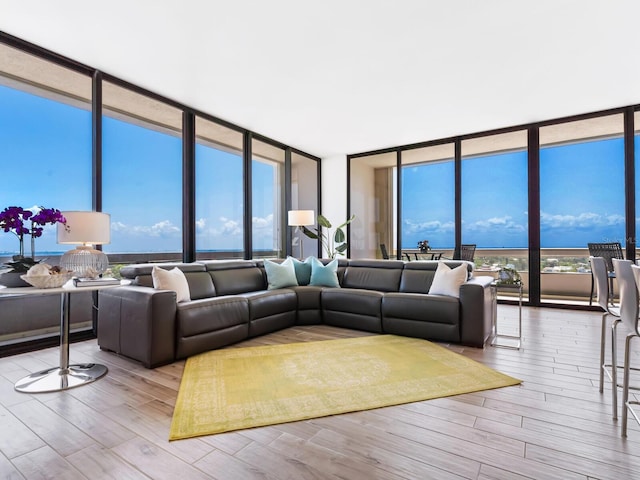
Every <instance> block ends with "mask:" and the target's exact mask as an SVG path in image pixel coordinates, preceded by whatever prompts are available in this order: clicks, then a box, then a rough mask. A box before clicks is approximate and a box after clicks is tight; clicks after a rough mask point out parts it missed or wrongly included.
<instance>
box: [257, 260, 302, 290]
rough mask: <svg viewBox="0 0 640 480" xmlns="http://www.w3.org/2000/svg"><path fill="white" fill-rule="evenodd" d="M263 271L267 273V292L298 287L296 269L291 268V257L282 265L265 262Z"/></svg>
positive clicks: (269, 261)
mask: <svg viewBox="0 0 640 480" xmlns="http://www.w3.org/2000/svg"><path fill="white" fill-rule="evenodd" d="M264 271H265V272H266V273H267V282H268V285H267V289H268V290H276V289H278V288H286V287H297V286H298V279H297V278H296V269H295V267H294V266H293V258H291V257H289V258H287V259H286V260H285V261H284V262H282V263H276V262H273V261H271V260H265V261H264Z"/></svg>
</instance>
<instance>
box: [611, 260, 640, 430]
mask: <svg viewBox="0 0 640 480" xmlns="http://www.w3.org/2000/svg"><path fill="white" fill-rule="evenodd" d="M613 265H614V268H615V269H616V278H617V279H618V286H619V288H620V317H621V319H622V323H623V324H624V326H625V327H626V328H627V329H628V330H629V331H630V333H629V334H627V338H626V340H625V342H624V367H623V368H624V370H623V375H624V379H623V382H622V431H621V433H622V436H623V437H626V436H627V423H628V422H627V421H628V418H629V413H630V414H631V415H632V416H633V418H635V419H636V422H638V423H640V418H638V415H637V414H636V412H635V411H634V410H633V407H632V405H640V402H638V401H637V400H633V399H631V400H629V390H640V388H638V387H637V386H631V385H630V382H631V380H630V374H631V371H632V370H633V371H637V370H638V368H632V367H631V340H632V339H633V338H635V337H640V331H639V330H638V313H639V311H638V298H640V267H638V266H637V265H634V264H633V262H631V261H630V260H614V264H613Z"/></svg>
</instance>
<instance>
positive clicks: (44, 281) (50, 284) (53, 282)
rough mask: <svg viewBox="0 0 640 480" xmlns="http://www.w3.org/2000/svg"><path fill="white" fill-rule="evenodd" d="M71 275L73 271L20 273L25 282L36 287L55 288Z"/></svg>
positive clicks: (66, 280)
mask: <svg viewBox="0 0 640 480" xmlns="http://www.w3.org/2000/svg"><path fill="white" fill-rule="evenodd" d="M72 277H73V272H66V273H58V274H53V275H20V278H22V279H23V280H24V281H25V282H27V283H30V284H31V285H33V286H34V287H36V288H57V287H61V286H63V285H64V284H65V283H67V282H68V281H69V280H71V278H72Z"/></svg>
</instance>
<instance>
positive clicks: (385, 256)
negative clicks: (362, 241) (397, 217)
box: [380, 243, 389, 260]
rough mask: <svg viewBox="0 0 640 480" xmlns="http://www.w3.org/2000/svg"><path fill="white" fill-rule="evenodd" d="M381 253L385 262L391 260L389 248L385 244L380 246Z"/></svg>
mask: <svg viewBox="0 0 640 480" xmlns="http://www.w3.org/2000/svg"><path fill="white" fill-rule="evenodd" d="M380 252H382V258H383V259H384V260H389V252H388V251H387V246H386V245H385V244H384V243H381V244H380Z"/></svg>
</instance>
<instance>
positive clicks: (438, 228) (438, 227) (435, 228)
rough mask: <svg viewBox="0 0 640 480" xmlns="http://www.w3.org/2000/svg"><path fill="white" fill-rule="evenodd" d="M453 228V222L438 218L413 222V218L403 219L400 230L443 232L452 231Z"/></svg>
mask: <svg viewBox="0 0 640 480" xmlns="http://www.w3.org/2000/svg"><path fill="white" fill-rule="evenodd" d="M454 228H455V224H454V222H440V221H439V220H433V221H430V222H419V223H415V222H413V220H405V221H404V225H403V227H402V231H403V233H407V234H411V233H418V232H433V233H443V232H452V231H453V230H454Z"/></svg>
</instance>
